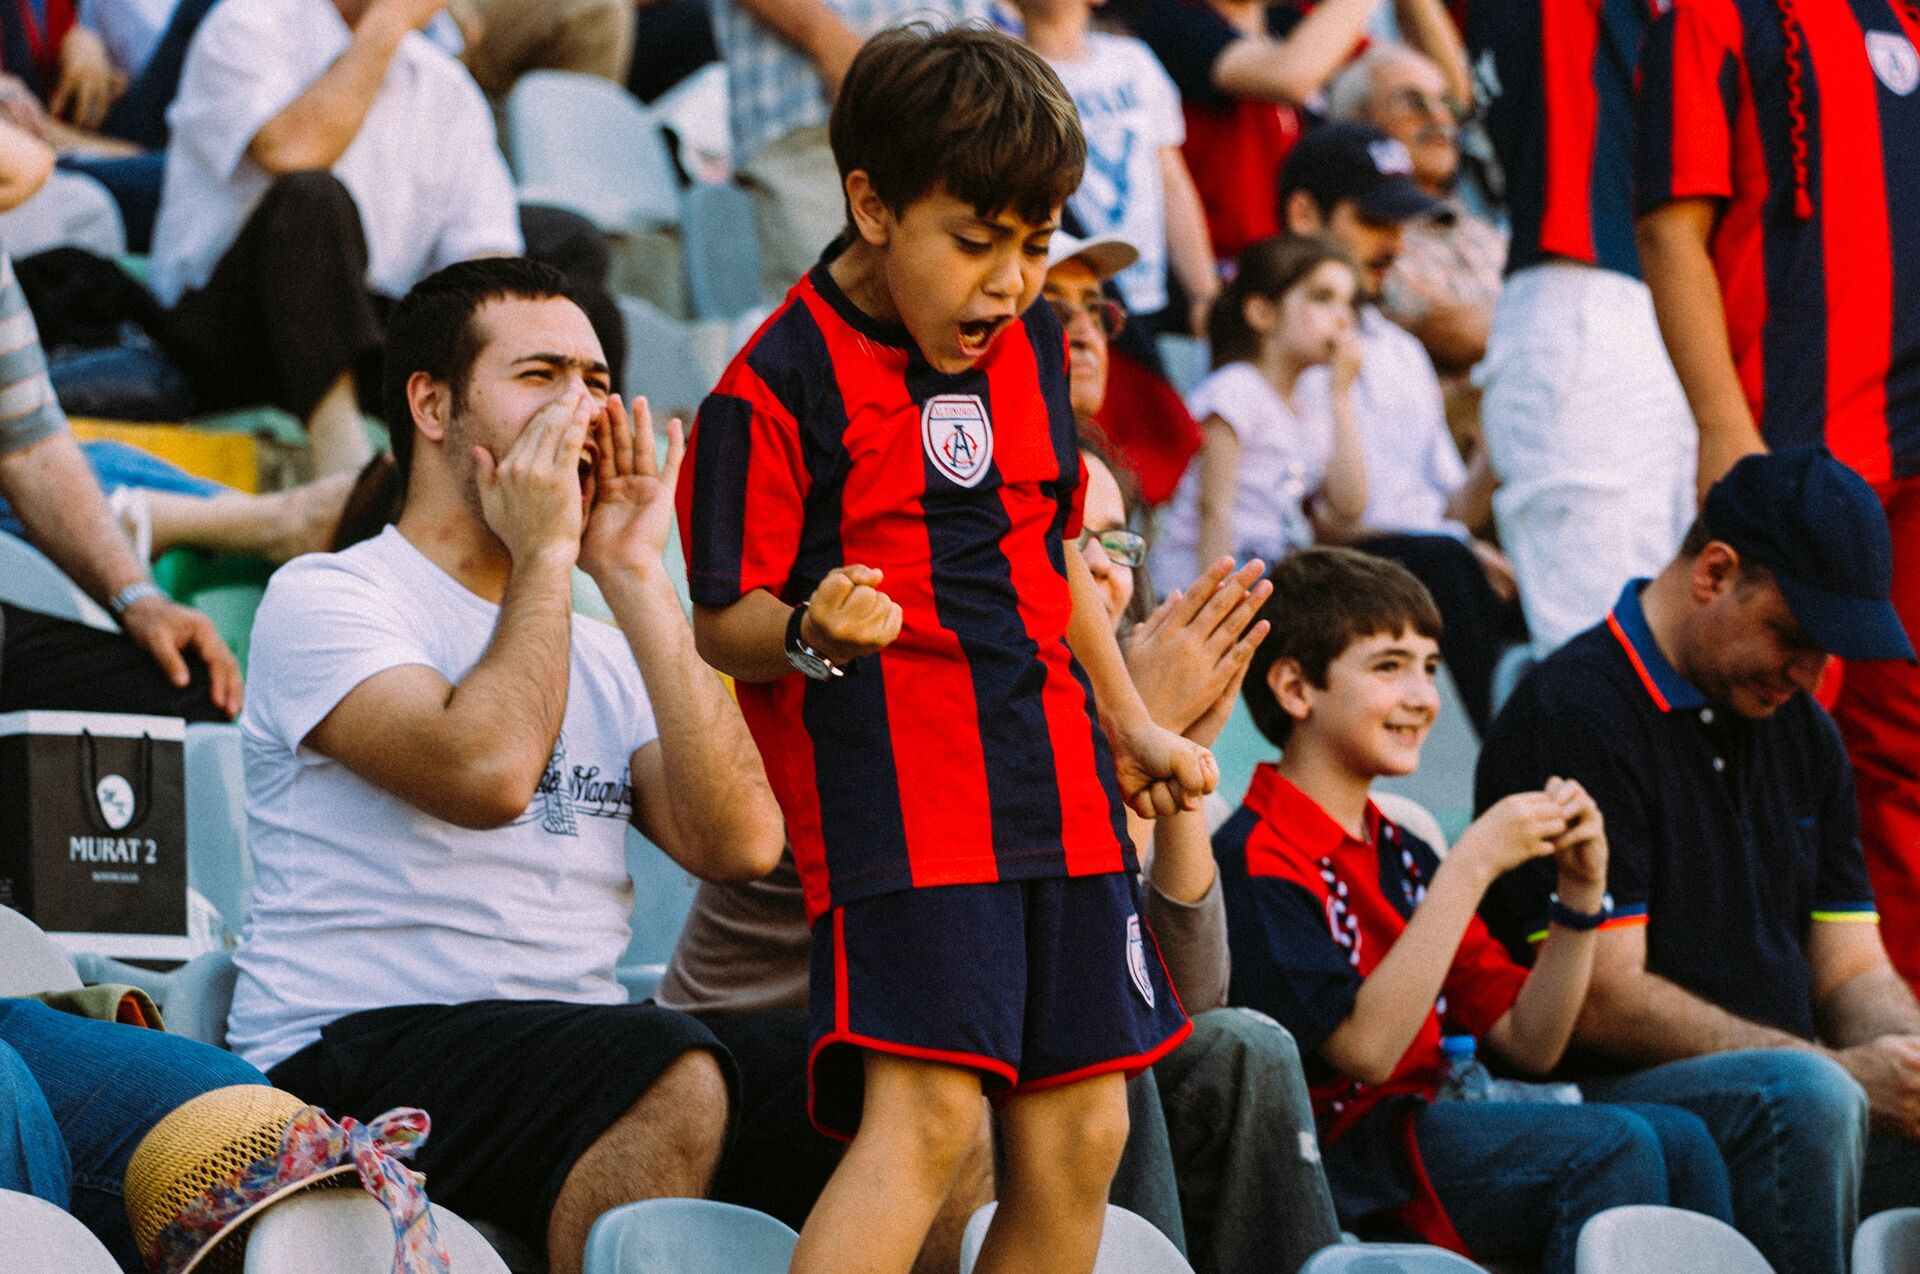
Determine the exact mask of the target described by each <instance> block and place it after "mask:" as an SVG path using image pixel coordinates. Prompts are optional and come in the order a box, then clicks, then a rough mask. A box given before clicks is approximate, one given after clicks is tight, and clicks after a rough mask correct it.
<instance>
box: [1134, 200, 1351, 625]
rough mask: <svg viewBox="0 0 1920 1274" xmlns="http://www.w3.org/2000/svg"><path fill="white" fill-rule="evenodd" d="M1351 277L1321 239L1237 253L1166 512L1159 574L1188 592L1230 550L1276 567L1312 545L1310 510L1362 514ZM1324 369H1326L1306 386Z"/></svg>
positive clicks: (1211, 326) (1191, 404)
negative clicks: (1196, 449)
mask: <svg viewBox="0 0 1920 1274" xmlns="http://www.w3.org/2000/svg"><path fill="white" fill-rule="evenodd" d="M1358 288H1359V272H1358V271H1357V270H1356V269H1355V267H1354V264H1353V262H1352V260H1351V259H1349V258H1348V256H1347V255H1346V253H1344V252H1343V251H1342V250H1341V249H1340V248H1339V247H1337V246H1336V245H1335V244H1333V243H1331V242H1330V241H1328V240H1325V239H1320V238H1315V237H1308V236H1292V237H1286V238H1272V239H1264V240H1262V241H1260V242H1259V243H1256V244H1254V245H1253V246H1252V247H1250V248H1248V249H1247V250H1246V251H1245V252H1243V253H1241V254H1240V260H1239V263H1238V268H1237V271H1236V273H1235V275H1234V279H1233V282H1232V283H1230V284H1228V285H1227V288H1226V290H1225V291H1224V292H1222V293H1221V295H1220V299H1219V301H1218V302H1216V303H1215V305H1214V307H1213V313H1212V316H1211V318H1210V320H1209V323H1208V335H1209V337H1210V339H1211V341H1212V346H1213V366H1214V371H1213V374H1212V375H1210V376H1208V377H1207V378H1206V379H1205V380H1203V381H1201V382H1200V384H1199V385H1198V386H1196V387H1195V389H1194V391H1193V394H1192V396H1191V397H1190V398H1189V399H1188V402H1187V406H1188V410H1190V411H1191V412H1192V413H1193V418H1194V419H1195V420H1197V421H1199V422H1200V432H1201V439H1202V440H1201V446H1200V454H1199V456H1197V457H1196V458H1195V460H1194V462H1193V464H1192V465H1190V466H1189V467H1188V469H1187V471H1186V473H1185V475H1183V476H1182V477H1181V479H1180V485H1179V487H1178V488H1177V489H1176V490H1175V491H1174V494H1173V499H1172V501H1171V502H1170V503H1169V504H1168V506H1167V512H1166V515H1165V529H1164V531H1163V533H1162V535H1161V537H1160V543H1159V545H1158V546H1156V548H1155V551H1154V559H1153V572H1154V576H1155V578H1156V579H1159V580H1160V581H1161V582H1162V584H1163V585H1164V586H1166V587H1169V588H1184V587H1185V586H1186V585H1187V584H1188V583H1189V582H1191V581H1192V580H1193V579H1194V578H1195V577H1197V576H1198V575H1199V574H1200V572H1201V570H1203V569H1204V568H1205V567H1206V566H1207V565H1208V564H1209V563H1211V562H1213V561H1215V560H1217V559H1219V558H1221V557H1224V556H1228V555H1231V556H1232V557H1234V558H1235V559H1237V560H1244V559H1246V558H1249V557H1258V558H1261V559H1264V560H1266V561H1269V562H1277V561H1279V560H1280V559H1281V558H1283V557H1285V556H1286V555H1287V553H1289V552H1290V551H1292V550H1295V549H1300V548H1305V547H1306V546H1308V545H1309V544H1311V543H1312V542H1313V529H1312V525H1311V522H1310V520H1309V513H1308V505H1309V503H1310V502H1319V503H1320V504H1321V505H1322V506H1323V508H1324V511H1325V512H1327V513H1330V514H1332V515H1334V516H1335V517H1336V518H1339V517H1347V516H1351V515H1352V514H1353V513H1356V512H1361V511H1364V510H1365V508H1366V505H1367V469H1366V460H1365V451H1364V447H1363V444H1362V442H1361V439H1360V431H1359V428H1358V427H1357V426H1356V424H1355V423H1354V412H1353V405H1352V389H1353V381H1354V377H1355V376H1357V375H1358V374H1359V371H1360V343H1359V340H1358V338H1357V337H1356V336H1355V334H1354V296H1355V294H1356V292H1357V290H1358ZM1320 366H1325V367H1327V368H1328V370H1329V374H1328V375H1326V376H1324V377H1319V376H1316V377H1309V378H1307V380H1306V381H1304V382H1303V380H1302V375H1301V374H1302V373H1303V372H1305V371H1307V370H1308V369H1310V368H1313V367H1320Z"/></svg>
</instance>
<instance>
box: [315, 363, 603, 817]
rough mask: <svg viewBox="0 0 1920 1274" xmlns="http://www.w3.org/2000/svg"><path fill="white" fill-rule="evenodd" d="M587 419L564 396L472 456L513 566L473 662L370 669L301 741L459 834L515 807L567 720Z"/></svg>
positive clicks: (589, 406)
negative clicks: (452, 676)
mask: <svg viewBox="0 0 1920 1274" xmlns="http://www.w3.org/2000/svg"><path fill="white" fill-rule="evenodd" d="M421 375H422V376H424V374H421ZM596 410H597V407H596V406H595V404H594V403H593V402H592V400H591V399H590V398H589V397H588V396H587V395H586V394H585V393H584V391H583V392H580V393H577V394H574V395H570V396H569V397H568V398H566V399H564V400H561V401H559V402H556V403H554V404H552V405H550V406H548V407H546V408H543V409H542V410H541V411H540V412H539V413H537V414H536V415H535V416H534V418H533V420H532V421H530V422H529V423H528V425H527V427H526V429H525V430H523V431H522V432H521V434H520V436H519V437H518V438H517V439H515V440H514V443H513V446H512V447H511V448H509V449H508V451H507V454H506V455H505V456H503V457H501V458H500V459H498V460H497V461H496V460H494V459H493V457H492V455H491V453H489V452H487V451H485V450H484V449H482V448H479V447H476V448H475V449H474V451H475V456H474V460H475V464H476V465H477V466H478V468H479V474H478V478H479V484H480V499H481V505H482V508H483V510H484V512H485V516H486V519H487V525H488V526H489V527H491V528H492V530H493V533H494V534H495V535H497V536H498V537H499V538H500V541H501V542H502V543H503V544H505V545H506V547H507V552H508V555H509V556H510V558H511V560H512V566H511V569H510V572H509V574H508V577H507V587H506V594H505V596H504V597H502V598H501V600H500V615H499V618H498V619H497V620H495V621H494V628H493V636H492V638H491V639H490V640H489V641H488V642H487V648H486V650H485V651H484V652H483V653H482V654H481V656H480V661H479V662H478V663H476V664H475V665H474V666H473V668H472V669H471V670H470V671H468V673H467V675H466V676H464V677H462V678H461V679H460V681H459V683H458V684H457V685H456V684H453V683H451V682H449V681H448V680H447V679H446V678H445V677H443V676H442V675H441V674H440V673H439V672H438V671H437V670H435V669H433V668H429V667H427V666H425V665H423V664H406V665H402V666H400V667H397V668H389V669H387V670H385V671H384V672H379V673H376V674H374V675H373V676H371V677H369V678H367V679H366V680H365V681H363V682H361V683H360V684H359V685H358V686H356V687H354V688H353V689H352V690H351V691H349V692H348V693H347V695H346V697H345V698H343V699H342V700H341V701H340V702H339V703H338V704H336V705H335V706H334V708H333V711H331V712H329V713H328V714H327V715H326V717H325V718H324V719H322V720H321V722H320V724H319V725H317V726H315V727H314V728H313V729H312V730H311V731H310V732H309V733H308V734H307V737H306V739H305V740H304V742H305V744H306V746H308V747H310V748H312V749H314V750H315V751H316V752H319V753H321V754H322V755H324V756H329V757H332V758H333V759H334V760H336V761H339V762H340V763H341V764H342V765H345V766H346V767H347V768H348V769H350V770H352V771H353V772H354V773H355V774H357V775H359V776H360V777H361V778H363V779H365V780H366V781H367V782H369V783H371V784H373V785H374V786H375V787H378V788H381V789H383V790H384V791H388V792H391V793H392V794H393V795H395V796H397V797H399V798H400V799H401V800H403V801H405V802H406V803H407V804H409V805H412V806H414V807H415V808H416V809H420V810H424V811H425V812H426V813H428V814H431V815H433V816H434V817H435V818H440V819H444V820H446V821H447V822H449V823H454V824H457V825H458V826H461V827H469V828H493V827H502V826H505V825H506V824H508V823H510V822H512V821H513V820H514V819H515V818H518V817H519V816H520V815H521V814H522V813H523V812H524V811H525V810H526V808H527V806H528V805H529V804H531V803H532V801H533V797H534V793H535V791H536V789H537V788H538V786H539V783H540V779H541V776H542V775H544V774H545V773H546V767H547V761H548V758H549V757H550V756H551V755H552V753H553V745H554V740H555V739H556V738H558V737H559V734H560V724H561V721H562V720H563V719H564V718H565V716H566V710H567V681H568V660H569V658H570V654H571V645H572V624H573V564H574V561H575V559H576V558H577V557H578V556H579V552H580V530H581V526H580V520H581V511H580V453H581V450H582V448H583V446H584V445H585V442H586V437H587V429H588V426H589V423H590V422H591V420H592V419H593V416H594V413H595V412H596Z"/></svg>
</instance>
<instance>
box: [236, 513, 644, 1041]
mask: <svg viewBox="0 0 1920 1274" xmlns="http://www.w3.org/2000/svg"><path fill="white" fill-rule="evenodd" d="M499 613H500V611H499V608H498V607H497V606H495V605H493V604H492V603H491V602H488V601H485V600H483V599H481V598H480V597H478V596H476V595H474V594H473V593H471V592H468V591H467V590H466V589H465V588H464V587H462V586H461V585H460V584H459V583H458V582H457V581H455V580H454V579H453V578H452V577H451V576H449V575H448V574H446V573H445V572H444V571H442V570H441V569H440V568H439V567H437V566H435V565H434V564H433V563H432V562H430V561H429V560H428V559H427V558H426V557H425V556H423V555H422V554H421V553H420V551H419V550H418V549H416V548H414V547H413V545H412V544H411V543H409V542H408V541H407V539H406V538H405V537H404V536H402V535H401V534H400V532H399V531H397V530H395V529H394V528H392V527H388V528H387V529H386V531H384V532H383V533H382V534H381V535H379V536H378V537H377V538H375V539H372V540H368V541H366V542H365V543H362V544H358V545H355V546H354V547H353V548H350V549H348V550H346V551H345V552H343V553H332V554H315V555H312V556H308V557H302V558H297V559H295V560H294V561H292V562H289V563H288V564H287V565H286V566H283V567H281V568H280V570H279V571H278V572H277V573H276V574H275V575H274V577H273V582H272V584H271V585H269V586H268V588H267V595H266V599H265V600H264V601H263V602H262V603H261V605H260V611H259V614H258V616H257V617H256V618H255V620H254V625H253V647H252V658H251V667H250V669H249V672H250V675H249V678H248V683H247V706H246V710H245V711H244V712H243V713H242V714H241V717H240V732H241V746H242V751H243V756H244V758H245V763H246V783H247V834H248V839H249V842H250V847H251V850H252V855H253V867H254V880H253V901H252V906H251V907H250V909H249V911H248V913H247V924H246V930H245V932H244V933H243V934H242V936H241V940H240V947H239V949H238V950H237V951H236V952H235V953H234V963H235V964H236V965H237V966H238V967H239V974H240V976H239V982H238V985H237V986H236V987H235V989H234V995H233V1013H232V1016H231V1018H230V1019H229V1023H228V1038H229V1042H230V1045H231V1047H232V1048H233V1050H234V1051H235V1052H237V1053H239V1054H240V1055H241V1056H242V1057H244V1058H246V1059H247V1060H248V1061H249V1062H252V1063H253V1064H254V1065H255V1066H258V1067H259V1068H260V1069H262V1070H265V1069H267V1068H268V1067H270V1066H272V1065H274V1064H275V1063H277V1062H279V1061H282V1060H283V1059H285V1058H287V1057H289V1056H291V1055H292V1054H293V1053H295V1052H297V1051H298V1050H300V1049H302V1048H304V1047H306V1045H308V1044H310V1043H312V1042H313V1041H314V1040H315V1039H316V1038H318V1037H319V1033H320V1028H321V1027H322V1026H324V1025H325V1024H326V1023H328V1022H331V1021H333V1020H334V1019H335V1018H338V1017H343V1016H345V1015H346V1014H348V1013H354V1012H358V1011H360V1010H362V1009H374V1008H385V1007H388V1006H391V1005H398V1004H460V1003H465V1002H467V1001H470V1000H485V999H515V1000H519V999H551V1000H567V1001H571V1002H575V1003H583V1004H617V1003H620V1002H622V1001H624V1000H625V999H626V994H625V992H624V991H623V990H622V989H621V987H620V985H619V983H618V982H616V981H615V979H614V965H615V963H616V962H617V961H618V960H619V958H620V955H621V953H622V952H623V951H624V950H625V949H626V946H627V939H628V936H629V934H628V926H627V921H628V917H629V916H630V914H631V913H632V910H633V883H632V880H631V878H630V877H629V876H628V874H627V865H626V840H627V823H628V817H629V815H630V814H631V812H632V808H633V793H632V786H631V783H630V781H629V774H630V768H629V763H630V761H631V758H632V755H633V753H634V752H635V751H636V750H638V749H639V748H640V747H641V746H643V745H644V744H646V743H648V742H649V741H651V740H652V739H653V738H654V737H655V735H656V731H655V728H654V721H653V710H652V708H651V706H650V705H649V703H648V701H647V695H646V689H645V686H644V685H643V683H642V682H641V679H640V673H639V670H638V669H637V668H636V667H635V666H634V661H633V655H632V653H631V651H630V650H629V649H628V647H627V643H626V639H625V638H624V637H623V636H622V635H621V633H620V632H619V630H618V629H616V628H613V627H612V626H610V625H607V624H603V623H601V622H600V621H598V620H592V619H586V618H583V617H580V616H575V617H574V620H573V650H572V660H571V670H570V675H569V679H568V684H567V711H566V716H565V718H564V721H563V724H562V726H561V730H560V739H559V742H558V743H557V744H556V745H555V747H554V751H553V758H552V760H551V761H549V762H548V766H547V774H546V777H545V778H544V779H543V780H542V781H541V784H540V790H539V793H538V794H537V795H536V796H535V797H534V800H533V803H532V804H531V805H529V806H528V807H527V811H526V813H525V814H523V815H522V816H521V817H520V818H518V819H516V820H515V821H514V822H513V823H512V824H510V825H509V826H506V827H502V828H497V829H494V830H491V831H472V830H469V829H467V828H462V827H456V826H454V825H453V824H452V823H446V822H442V821H441V820H439V819H437V818H435V817H433V816H432V815H430V814H426V813H423V812H422V811H420V810H418V809H415V808H414V807H412V806H410V805H408V804H406V803H405V802H403V801H401V800H400V799H399V798H398V797H395V796H392V795H390V794H388V793H386V792H384V791H382V790H381V789H379V788H377V787H374V786H373V785H372V784H370V783H368V782H366V781H365V780H364V779H361V778H360V777H358V776H357V775H355V774H354V773H352V772H351V771H350V770H348V769H347V767H346V766H344V765H342V764H340V763H339V762H337V761H333V760H330V759H329V758H327V757H325V756H322V755H321V754H320V753H318V752H315V751H313V750H312V749H311V748H307V747H304V746H302V743H303V741H304V740H305V739H306V737H307V735H308V734H309V733H311V732H312V730H313V728H314V727H315V726H317V725H318V724H319V723H320V722H321V721H322V720H323V719H324V718H325V717H326V716H327V714H328V713H330V712H331V711H333V709H334V708H335V707H336V706H337V705H338V704H339V703H340V701H341V700H342V699H344V698H345V697H346V696H347V693H348V692H349V691H351V690H352V689H353V688H354V687H356V686H358V685H359V684H360V683H361V682H363V681H365V680H366V679H367V678H369V677H371V676H373V675H374V674H375V673H378V672H383V671H385V670H386V669H389V668H396V667H399V666H401V665H404V664H424V665H426V666H428V667H430V668H433V669H435V670H436V671H438V672H439V673H440V674H441V675H442V676H444V677H445V678H446V679H447V680H448V681H450V682H456V683H457V682H458V681H459V680H460V679H461V678H463V677H465V676H466V674H467V673H468V672H469V671H470V670H471V669H472V668H473V665H474V664H476V663H478V662H479V660H480V656H481V654H482V653H483V652H484V651H485V649H486V646H487V643H488V641H489V640H491V638H492V636H493V628H494V623H495V621H496V620H497V619H498V617H499Z"/></svg>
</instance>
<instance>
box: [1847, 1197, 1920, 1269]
mask: <svg viewBox="0 0 1920 1274" xmlns="http://www.w3.org/2000/svg"><path fill="white" fill-rule="evenodd" d="M1913 1270H1920V1208H1893V1209H1891V1210H1889V1211H1886V1212H1876V1213H1874V1214H1873V1215H1872V1216H1870V1217H1868V1218H1867V1219H1866V1220H1864V1221H1862V1222H1861V1223H1860V1229H1859V1230H1858V1231H1856V1232H1855V1234H1854V1236H1853V1274H1910V1272H1911V1271H1913Z"/></svg>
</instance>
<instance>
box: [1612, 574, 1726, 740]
mask: <svg viewBox="0 0 1920 1274" xmlns="http://www.w3.org/2000/svg"><path fill="white" fill-rule="evenodd" d="M1648 582H1649V581H1647V580H1644V579H1637V580H1631V581H1629V582H1628V584H1627V586H1626V588H1625V589H1623V590H1622V591H1621V593H1620V600H1619V601H1617V602H1615V603H1614V604H1613V609H1612V610H1611V611H1609V612H1608V613H1607V629H1608V631H1609V632H1611V633H1612V634H1613V639H1614V640H1615V641H1617V642H1619V643H1620V649H1621V651H1622V652H1623V653H1625V655H1626V656H1627V662H1628V663H1630V664H1632V665H1633V671H1634V674H1635V675H1636V676H1638V677H1639V678H1640V684H1641V685H1642V686H1643V687H1644V688H1645V689H1646V692H1647V696H1648V697H1649V698H1651V699H1652V700H1653V702H1654V706H1656V707H1658V708H1659V709H1660V711H1662V712H1672V711H1674V710H1675V709H1676V708H1677V709H1690V708H1704V707H1706V706H1707V697H1706V696H1705V695H1703V694H1701V693H1700V691H1699V689H1698V688H1697V687H1695V685H1694V684H1693V683H1692V682H1691V681H1688V680H1687V679H1686V678H1685V677H1683V676H1681V675H1680V674H1679V672H1678V671H1676V670H1675V669H1674V666H1673V665H1672V664H1670V663H1668V662H1667V657H1666V656H1665V655H1663V654H1661V653H1660V644H1659V643H1658V642H1656V641H1655V640H1654V639H1653V629H1651V628H1649V627H1648V626H1647V612H1646V611H1645V610H1644V609H1643V608H1642V607H1641V605H1640V590H1641V589H1643V588H1645V587H1646V586H1647V584H1648Z"/></svg>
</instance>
